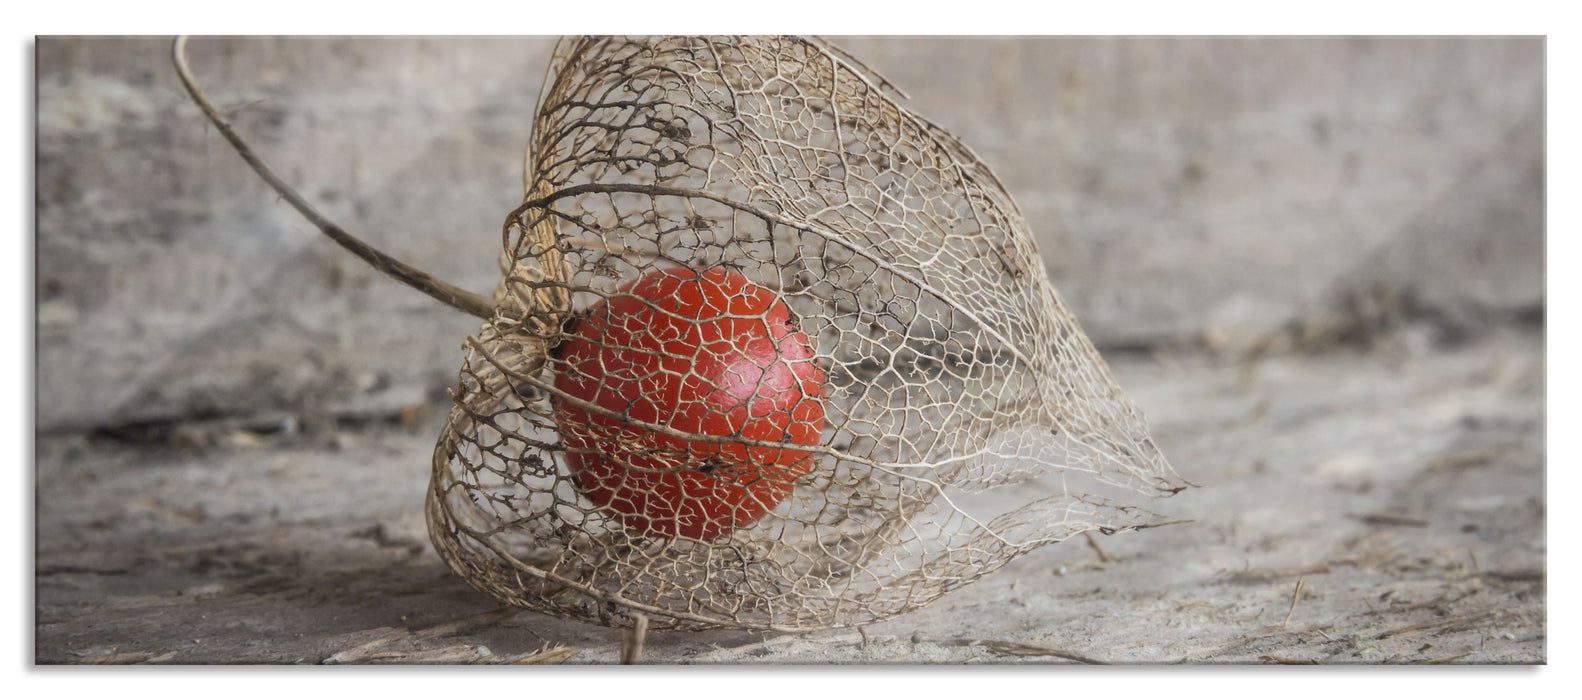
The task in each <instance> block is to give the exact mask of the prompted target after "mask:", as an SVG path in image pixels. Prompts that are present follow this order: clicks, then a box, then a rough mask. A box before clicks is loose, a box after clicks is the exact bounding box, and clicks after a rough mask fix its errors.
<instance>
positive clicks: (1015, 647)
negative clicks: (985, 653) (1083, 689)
mask: <svg viewBox="0 0 1582 700" xmlns="http://www.w3.org/2000/svg"><path fill="white" fill-rule="evenodd" d="M940 645H941V646H947V647H977V648H982V649H987V650H989V651H992V652H994V653H996V654H1004V655H1006V656H1053V657H1056V658H1061V659H1066V660H1067V661H1075V662H1077V663H1081V664H1094V665H1099V666H1103V665H1108V664H1109V662H1108V661H1101V660H1099V659H1095V658H1093V657H1091V656H1085V655H1083V654H1078V653H1076V652H1070V651H1062V650H1060V649H1050V648H1048V647H1040V646H1033V645H1031V644H1022V643H1021V642H1006V641H1001V640H997V639H951V640H946V641H944V642H941V643H940Z"/></svg>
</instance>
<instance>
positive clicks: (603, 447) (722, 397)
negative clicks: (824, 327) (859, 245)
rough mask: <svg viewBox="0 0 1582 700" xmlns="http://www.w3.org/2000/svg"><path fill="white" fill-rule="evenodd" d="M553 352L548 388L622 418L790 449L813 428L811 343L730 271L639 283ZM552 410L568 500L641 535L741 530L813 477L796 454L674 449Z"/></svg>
mask: <svg viewBox="0 0 1582 700" xmlns="http://www.w3.org/2000/svg"><path fill="white" fill-rule="evenodd" d="M626 295H630V296H626ZM557 355H558V357H559V358H560V360H561V362H562V363H563V369H562V370H561V371H560V372H559V373H558V374H557V376H556V378H555V387H556V388H558V389H560V390H561V391H564V392H565V393H567V394H569V395H571V396H574V397H577V398H580V399H582V400H584V401H588V402H591V403H593V404H595V405H597V406H599V407H600V408H603V409H607V410H609V411H612V412H614V414H616V415H624V416H628V417H630V418H631V419H633V420H638V421H643V422H647V423H654V424H659V425H665V426H669V427H670V428H672V429H674V430H677V431H680V432H683V433H688V434H691V435H705V436H714V437H723V438H732V437H735V438H748V439H753V440H765V441H773V442H786V443H793V444H798V445H816V444H818V442H819V436H820V433H821V432H822V431H823V429H824V406H823V402H822V398H823V386H824V372H823V370H821V369H819V367H818V365H817V364H816V363H815V362H814V360H813V355H814V353H813V345H812V343H810V342H809V341H808V338H807V336H806V335H804V334H803V333H802V331H801V329H800V328H799V327H798V326H797V323H796V321H794V320H793V319H792V317H791V309H790V307H788V306H786V304H785V302H783V301H780V300H779V299H778V298H776V296H775V295H774V293H773V292H770V291H769V290H768V289H765V288H763V287H760V286H758V285H756V284H753V283H752V282H751V281H750V280H748V279H747V278H746V277H743V276H742V275H741V274H739V273H736V272H732V271H728V270H723V269H719V268H711V269H707V270H696V269H691V268H668V269H663V270H655V271H653V272H650V273H648V274H647V275H645V276H643V277H642V278H641V279H639V280H637V281H636V282H633V283H631V284H628V285H626V286H625V287H623V288H622V289H621V294H617V295H615V296H612V297H611V298H610V299H608V300H605V301H602V302H599V303H598V304H595V305H594V306H593V308H591V309H589V311H588V313H587V314H586V316H585V317H584V318H583V319H582V320H581V321H580V322H579V324H578V326H577V328H576V331H575V332H574V333H573V334H572V335H571V336H570V338H569V339H568V340H567V341H566V342H564V343H562V344H561V346H560V347H559V348H558V349H557ZM555 411H556V420H557V422H558V423H559V424H560V426H561V439H562V441H563V442H564V443H565V445H566V447H567V448H569V449H570V450H571V451H569V452H567V453H566V460H567V462H568V465H569V466H570V468H571V474H572V476H573V478H574V479H575V480H576V483H577V484H578V486H579V488H580V489H581V491H582V493H583V494H585V495H586V496H587V497H588V498H589V499H590V500H592V501H593V503H594V504H596V505H598V506H600V507H601V508H605V509H607V510H608V511H610V512H611V513H613V514H614V515H615V517H616V518H617V519H618V520H619V521H620V522H621V523H622V524H624V525H625V526H627V527H630V528H633V529H635V530H638V531H641V532H643V533H644V534H648V535H655V536H664V537H675V536H681V537H691V538H695V539H700V540H709V539H713V538H715V537H718V536H720V535H722V534H725V533H729V532H732V531H734V530H737V529H739V528H743V527H747V526H749V525H751V524H753V523H755V522H757V521H758V520H759V519H760V518H762V517H763V516H764V515H765V514H766V513H768V512H769V511H770V510H773V509H774V508H775V507H776V506H777V505H779V504H780V502H781V501H783V500H785V498H786V496H787V495H788V494H790V492H791V485H792V482H793V481H794V480H795V479H796V478H797V477H799V476H802V475H803V474H806V473H807V472H808V471H810V470H811V469H812V466H813V460H812V459H811V458H810V455H809V453H808V452H806V451H803V450H794V449H782V448H772V447H757V446H751V447H749V446H746V445H742V444H740V443H738V442H731V441H729V440H727V441H725V442H706V441H701V440H695V439H693V440H687V439H682V438H677V437H673V436H670V435H665V434H663V433H659V432H654V431H649V430H646V429H644V428H640V427H637V426H634V425H631V424H629V423H627V422H625V421H623V420H620V419H618V418H611V417H607V416H604V415H601V414H599V413H595V412H593V411H587V410H584V409H582V408H581V407H579V406H576V405H573V404H571V403H570V402H568V401H558V402H556V409H555Z"/></svg>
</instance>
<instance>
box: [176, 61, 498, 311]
mask: <svg viewBox="0 0 1582 700" xmlns="http://www.w3.org/2000/svg"><path fill="white" fill-rule="evenodd" d="M170 51H171V60H172V61H173V62H174V63H175V64H176V75H177V77H179V78H180V79H181V84H182V86H183V87H185V88H186V89H187V94H188V95H191V96H192V101H193V102H195V103H197V105H198V108H199V109H201V110H203V114H204V116H206V117H208V118H209V122H210V123H212V124H214V128H216V129H218V130H219V131H220V135H222V136H224V137H225V140H226V141H229V142H230V144H231V148H233V149H235V150H236V154H237V155H239V156H241V157H242V160H244V161H247V164H248V165H249V166H251V167H252V168H253V172H255V173H258V177H260V178H262V179H263V180H264V182H266V183H268V184H269V186H270V187H271V188H272V189H274V191H275V192H276V193H277V194H279V195H280V197H281V199H284V200H286V203H288V204H290V205H291V207H292V208H293V209H296V210H297V213H299V214H301V215H302V217H303V218H305V219H307V220H308V222H309V223H312V224H313V225H314V226H315V227H316V228H318V230H319V231H320V232H322V233H323V234H324V235H326V236H329V237H330V239H331V240H333V241H335V242H336V243H339V244H340V245H341V247H342V248H345V249H347V250H349V251H351V252H352V254H353V255H356V256H357V257H359V258H362V259H363V260H364V261H365V262H367V263H368V264H370V265H372V266H374V269H377V270H379V271H380V272H383V273H385V274H387V275H389V276H391V277H394V278H396V279H397V280H399V281H401V282H403V283H405V284H406V285H407V286H409V287H412V288H413V289H416V290H418V291H420V292H423V293H424V294H427V295H429V296H431V297H433V298H435V299H438V300H439V301H441V302H444V303H445V304H447V305H449V306H451V307H453V308H456V309H459V310H461V311H465V312H467V313H469V314H472V315H474V316H477V317H479V318H482V319H485V320H489V319H493V318H494V301H493V300H492V299H490V298H489V297H485V296H483V295H480V294H475V293H473V292H469V291H467V290H465V289H462V288H460V287H457V286H455V285H452V284H450V283H448V282H445V281H443V280H440V279H438V278H436V277H434V276H433V275H430V274H428V273H426V272H424V271H422V270H419V269H417V268H415V267H412V266H411V265H407V264H406V263H403V262H401V261H400V260H396V259H395V258H392V257H390V256H389V255H387V254H385V253H384V252H382V251H380V250H379V249H377V248H375V247H373V246H371V245H368V244H367V243H364V242H363V241H362V240H361V239H359V238H357V237H356V236H353V235H351V234H350V233H347V232H346V230H345V229H343V228H341V227H340V226H337V225H336V224H335V222H333V221H330V220H329V219H327V218H325V217H324V216H323V215H321V214H319V212H318V210H316V209H314V208H313V205H311V204H309V203H308V201H307V200H306V199H304V198H303V197H302V195H300V194H298V193H297V191H296V190H295V189H294V188H292V187H291V186H290V185H288V184H286V182H285V181H284V180H281V179H280V177H279V176H278V175H276V174H275V172H274V171H273V170H271V169H270V168H269V166H268V165H267V164H266V163H264V161H263V159H262V158H259V157H258V154H256V153H254V152H253V149H252V147H251V146H249V145H248V144H247V141H246V140H244V139H243V138H242V137H241V135H240V134H237V133H236V130H235V129H233V128H231V124H230V122H228V121H226V119H225V117H224V116H223V115H222V114H221V113H220V109H219V108H218V107H216V106H215V105H214V103H213V102H211V101H210V100H209V96H208V95H207V94H205V93H204V92H203V89H202V88H200V87H198V83H197V80H196V79H194V78H193V76H192V69H191V68H189V67H188V65H187V37H185V36H178V37H176V40H175V41H174V42H172V43H171V47H170Z"/></svg>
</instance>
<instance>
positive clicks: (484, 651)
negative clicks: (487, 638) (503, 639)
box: [472, 644, 494, 656]
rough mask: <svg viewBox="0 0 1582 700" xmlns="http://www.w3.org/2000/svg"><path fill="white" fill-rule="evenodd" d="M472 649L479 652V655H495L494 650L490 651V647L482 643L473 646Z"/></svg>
mask: <svg viewBox="0 0 1582 700" xmlns="http://www.w3.org/2000/svg"><path fill="white" fill-rule="evenodd" d="M472 650H473V651H475V652H478V655H479V656H494V652H492V651H489V647H486V646H484V645H482V644H479V645H478V646H475V647H473V648H472Z"/></svg>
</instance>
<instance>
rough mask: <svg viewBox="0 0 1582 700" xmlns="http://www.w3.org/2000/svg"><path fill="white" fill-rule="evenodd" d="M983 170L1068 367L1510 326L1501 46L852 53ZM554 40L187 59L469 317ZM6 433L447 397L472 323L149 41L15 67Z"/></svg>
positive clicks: (1506, 59) (234, 46) (1019, 46)
mask: <svg viewBox="0 0 1582 700" xmlns="http://www.w3.org/2000/svg"><path fill="white" fill-rule="evenodd" d="M835 40H836V42H837V43H838V44H839V45H841V46H843V47H844V48H846V49H847V50H848V51H849V52H850V53H852V54H853V55H854V56H856V57H858V58H859V59H861V60H863V61H865V62H866V63H868V64H869V65H870V66H871V67H872V68H874V69H876V70H878V71H879V72H880V73H881V74H883V75H885V76H887V77H888V78H889V79H890V80H891V81H892V82H893V83H894V84H895V85H896V86H898V87H899V88H900V89H901V90H903V91H905V92H906V93H908V94H909V95H910V98H911V99H910V101H908V102H907V103H906V104H907V105H909V106H910V107H911V108H912V109H914V110H915V111H917V112H919V113H920V114H923V115H925V116H927V117H928V118H930V119H932V120H934V121H936V122H937V123H939V124H941V125H942V126H944V127H946V128H947V129H949V130H951V131H953V132H955V133H957V134H958V135H959V136H960V137H961V138H962V140H963V141H964V142H966V143H967V144H968V145H969V146H970V147H972V148H973V149H975V150H976V151H978V153H979V154H980V155H981V156H982V157H983V158H984V160H986V161H987V162H988V163H989V165H990V166H991V167H993V168H994V169H995V170H996V172H997V173H998V174H999V175H1000V177H1001V179H1002V180H1003V181H1004V182H1005V184H1006V186H1007V187H1008V188H1009V189H1010V191H1011V193H1012V195H1013V196H1014V197H1015V198H1016V200H1017V202H1018V204H1019V205H1020V206H1021V207H1022V209H1023V211H1024V213H1025V214H1026V215H1027V218H1028V220H1029V221H1030V222H1031V224H1032V228H1033V232H1034V234H1035V235H1036V237H1037V238H1038V241H1039V244H1040V246H1041V250H1042V253H1043V256H1044V261H1045V263H1046V265H1047V268H1048V270H1049V273H1050V274H1051V275H1052V276H1053V278H1054V280H1055V283H1056V286H1057V287H1058V288H1059V289H1060V290H1061V291H1062V293H1063V294H1064V295H1065V296H1066V298H1067V300H1068V301H1069V302H1070V304H1071V305H1072V307H1073V308H1074V310H1075V311H1076V314H1077V317H1078V319H1079V321H1080V322H1081V324H1082V325H1083V327H1084V328H1085V329H1086V330H1087V332H1088V333H1089V335H1090V336H1091V337H1092V339H1093V341H1094V342H1095V343H1096V344H1097V345H1098V346H1099V348H1100V349H1101V350H1108V351H1112V352H1113V351H1124V350H1140V349H1141V350H1147V349H1152V348H1159V347H1181V346H1187V347H1207V348H1210V349H1213V350H1215V351H1217V352H1226V353H1231V354H1238V353H1246V352H1255V351H1256V352H1262V351H1266V350H1268V349H1269V348H1270V347H1271V344H1272V345H1274V346H1279V347H1285V346H1289V345H1291V344H1307V345H1313V344H1316V343H1324V342H1332V341H1341V342H1344V341H1355V340H1358V339H1359V338H1362V339H1364V340H1367V339H1368V338H1370V337H1371V336H1370V334H1374V333H1375V331H1378V330H1380V329H1391V330H1400V329H1405V330H1406V335H1404V336H1402V337H1403V338H1405V340H1406V341H1407V342H1415V343H1418V344H1423V343H1434V342H1443V341H1454V340H1455V339H1457V338H1461V337H1465V336H1466V335H1468V334H1475V333H1477V332H1478V331H1479V329H1480V328H1483V327H1485V326H1487V324H1490V323H1502V322H1505V321H1509V320H1512V319H1518V320H1519V319H1521V318H1524V317H1526V318H1529V319H1530V318H1534V317H1541V314H1542V310H1543V303H1544V296H1543V293H1544V279H1543V260H1544V216H1543V212H1544V201H1543V192H1544V121H1543V117H1544V71H1543V61H1544V44H1543V41H1542V40H1541V39H1533V38H1473V39H1465V38H1463V39H1435V38H1335V39H1292V38H1281V39H1262V38H1175V39H1170V38H1017V37H994V38H901V37H885V38H859V37H837V38H835ZM553 44H554V41H553V40H552V39H550V38H525V39H477V38H457V39H437V38H400V39H377V38H375V39H334V40H329V39H281V38H273V39H253V38H229V39H199V40H194V41H193V43H192V46H191V59H192V61H193V65H194V69H195V71H196V72H197V74H198V77H199V79H200V80H201V81H202V83H203V84H204V85H205V87H206V89H208V90H209V91H210V92H211V94H212V97H213V98H214V99H215V100H216V101H217V103H218V104H220V105H221V106H222V107H224V108H226V109H228V110H229V111H230V118H231V119H232V121H233V123H234V124H235V125H236V126H237V127H238V128H239V130H240V131H241V133H242V134H243V135H244V136H245V137H246V138H248V139H250V140H251V142H252V143H253V144H254V145H255V147H256V148H257V149H258V150H259V152H260V153H261V155H262V156H263V157H264V158H265V159H266V160H267V161H268V162H270V163H271V164H272V165H273V166H274V167H275V168H276V169H277V170H278V171H279V172H280V173H281V174H282V175H283V176H284V177H285V178H286V180H288V181H289V182H291V183H294V184H295V185H296V187H298V188H299V189H300V191H301V192H303V194H305V195H306V196H307V197H308V198H309V199H310V200H311V201H313V202H315V203H316V204H317V205H318V206H319V207H321V209H322V211H324V212H325V213H326V214H327V215H328V216H330V218H332V219H333V220H335V221H337V222H339V223H341V224H342V225H343V226H346V227H347V228H349V229H350V230H352V231H353V232H354V233H357V234H359V235H361V236H363V237H364V238H366V239H367V240H369V241H370V242H372V243H374V244H375V245H376V246H379V247H382V248H384V249H385V250H387V251H388V252H391V253H392V254H394V255H396V256H397V257H399V258H401V259H403V260H406V261H408V262H410V263H412V264H414V265H416V266H418V267H420V268H423V269H426V270H429V271H431V272H433V273H435V274H436V275H438V276H439V277H441V278H443V279H447V280H450V281H452V282H455V283H457V284H459V285H461V286H463V287H466V288H469V289H473V290H477V291H479V292H488V291H489V290H490V289H492V287H493V285H494V283H495V281H496V280H497V278H498V275H499V272H498V267H497V265H496V262H495V256H496V255H497V253H498V252H499V247H500V239H499V227H500V223H501V222H502V221H503V220H504V217H505V215H506V213H507V212H509V211H510V210H511V209H512V208H513V207H514V206H515V205H516V204H518V203H519V202H520V200H521V198H522V193H521V178H522V175H521V163H522V160H523V155H524V154H523V149H524V148H525V145H526V143H527V141H528V137H529V133H530V128H531V116H532V114H533V108H534V102H535V99H536V97H537V93H538V90H539V87H540V83H541V81H542V78H543V73H544V67H545V63H546V61H547V58H548V56H549V54H550V52H551V50H552V47H553ZM37 67H38V142H37V158H38V160H37V168H38V171H37V188H38V189H37V200H36V206H37V213H38V237H37V256H38V257H37V260H38V267H37V270H38V274H37V278H36V285H37V295H38V296H37V303H38V395H39V403H38V416H37V417H38V424H37V427H38V430H39V431H41V432H45V433H50V432H75V431H84V430H94V429H102V428H106V427H112V428H137V427H142V428H149V427H157V426H160V425H167V424H172V423H179V422H182V421H190V420H194V419H198V420H208V419H218V418H225V417H233V418H234V417H240V416H256V417H259V418H260V419H262V420H266V421H270V420H276V419H285V418H292V417H294V418H295V419H296V420H298V421H299V423H298V425H301V426H304V427H308V428H311V427H312V425H313V424H314V421H316V420H324V419H326V418H334V417H335V416H341V417H342V418H350V419H355V418H356V415H359V414H360V413H359V412H361V413H363V414H369V413H371V414H376V415H384V414H387V413H389V412H390V411H399V410H400V409H401V408H403V407H408V408H407V410H408V415H409V417H410V412H411V410H412V409H411V408H410V407H413V406H417V407H421V406H424V405H427V404H428V403H431V402H430V401H429V400H430V399H434V398H438V397H440V396H442V392H443V390H444V388H446V387H448V386H450V385H451V384H452V383H453V382H454V379H455V371H456V369H457V367H458V366H459V361H460V358H461V351H460V344H461V342H462V340H463V339H464V337H465V336H466V334H467V333H469V332H471V331H473V330H475V329H476V326H477V323H475V322H474V321H473V320H472V319H470V318H467V317H465V316H462V315H461V314H459V313H455V312H452V311H450V310H448V309H446V308H442V307H440V306H439V305H438V304H436V303H434V302H432V301H430V300H429V299H428V298H426V297H423V296H421V295H419V294H418V293H416V292H413V291H410V290H407V289H405V288H402V287H400V286H399V285H397V284H396V283H393V282H391V281H388V280H387V279H385V278H383V277H381V276H379V275H378V274H377V273H374V272H373V271H372V270H370V269H369V268H367V267H366V266H365V265H363V264H362V263H361V262H360V261H357V260H355V259H353V258H352V257H351V256H350V255H348V254H347V253H345V252H344V251H342V250H340V249H339V248H337V247H336V246H334V245H333V244H331V243H330V242H329V241H327V240H326V239H323V238H322V236H320V234H318V233H317V232H316V231H314V230H313V229H311V228H310V227H309V226H308V225H307V224H306V223H305V222H304V221H303V220H301V218H300V217H298V216H297V215H296V214H295V213H294V212H293V211H291V210H290V209H289V208H288V207H287V206H285V205H284V204H282V203H280V202H278V201H277V199H276V197H275V196H274V195H273V194H272V193H270V192H269V191H267V190H266V189H265V187H264V185H263V184H262V183H261V182H259V181H258V179H257V178H256V177H255V176H254V175H253V174H252V173H251V171H249V170H248V169H247V168H246V167H245V166H244V164H243V163H242V162H241V161H240V159H239V158H237V157H236V156H235V154H234V153H232V152H231V150H230V148H229V147H228V146H227V145H226V144H225V143H224V142H223V141H222V140H221V139H220V138H219V136H218V135H217V134H216V133H215V132H214V131H213V130H212V129H211V128H208V127H207V125H206V124H205V122H204V121H203V119H202V117H201V115H200V114H199V112H198V110H197V109H196V108H195V107H194V106H193V105H192V104H190V103H189V102H188V100H187V98H186V97H185V95H184V94H183V93H182V91H181V89H180V86H179V84H178V83H177V81H176V79H175V77H174V75H173V73H172V71H171V69H170V61H169V47H168V42H167V41H166V40H165V39H162V38H135V39H118V38H67V39H49V38H43V39H40V41H39V43H38V64H37Z"/></svg>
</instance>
